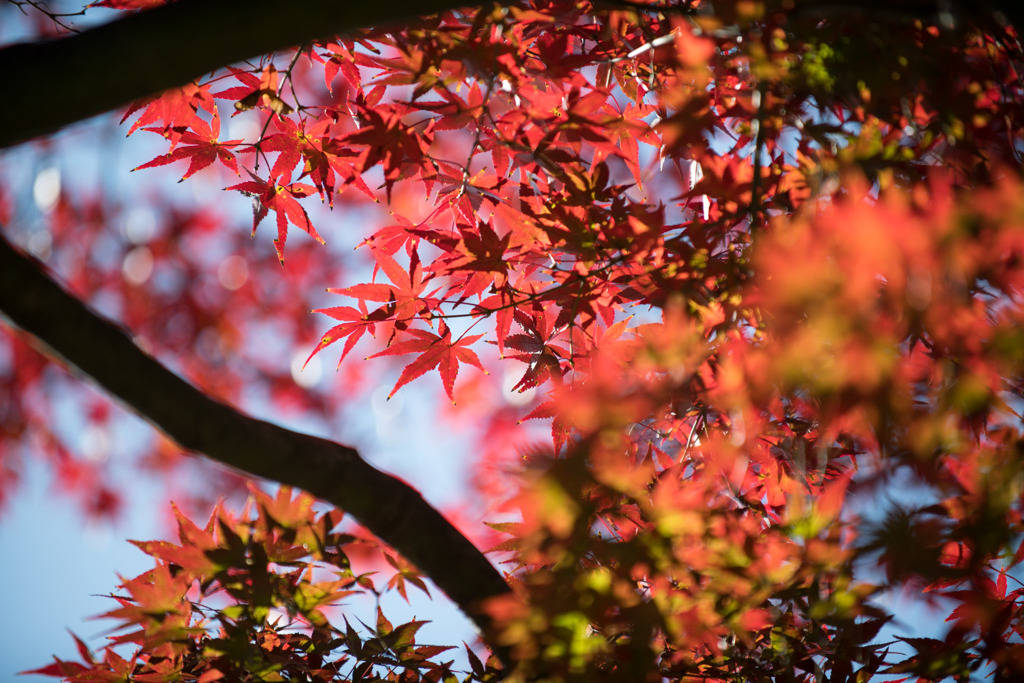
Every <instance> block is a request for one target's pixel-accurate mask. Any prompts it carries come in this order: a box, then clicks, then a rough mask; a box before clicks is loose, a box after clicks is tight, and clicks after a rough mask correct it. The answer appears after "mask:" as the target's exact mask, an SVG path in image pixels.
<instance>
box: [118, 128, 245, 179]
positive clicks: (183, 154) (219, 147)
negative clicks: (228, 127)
mask: <svg viewBox="0 0 1024 683" xmlns="http://www.w3.org/2000/svg"><path fill="white" fill-rule="evenodd" d="M146 130H148V131H152V132H154V133H162V132H163V130H162V129H160V128H146ZM219 137H220V116H219V115H217V113H216V111H214V115H213V119H212V121H211V123H210V125H207V123H206V121H203V120H202V119H201V118H199V117H198V116H197V117H196V118H195V120H194V121H193V122H192V130H184V131H181V132H180V133H179V138H178V142H179V143H184V144H182V145H181V146H180V147H175V148H174V149H173V150H171V151H170V152H168V153H167V154H164V155H161V156H158V157H157V158H155V159H153V160H152V161H148V162H146V163H144V164H142V165H141V166H136V167H135V168H134V169H132V170H135V171H138V170H139V169H142V168H153V167H154V166H165V165H167V164H170V163H172V162H175V161H178V160H180V159H190V160H191V161H190V163H189V166H188V170H187V171H185V175H183V176H182V177H181V179H182V180H185V179H186V178H188V177H189V176H191V175H193V174H194V173H196V172H198V171H201V170H203V169H204V168H206V167H207V166H209V165H210V164H212V163H213V162H214V161H216V160H217V159H220V161H221V163H222V164H224V165H225V166H227V167H228V168H230V169H231V170H232V171H234V172H235V175H238V164H237V163H236V162H235V155H234V154H232V153H231V152H230V151H229V150H228V149H227V148H228V147H234V146H235V145H238V144H240V143H241V142H242V141H241V140H228V141H226V142H221V141H220V140H219V139H218V138H219ZM179 182H180V181H179Z"/></svg>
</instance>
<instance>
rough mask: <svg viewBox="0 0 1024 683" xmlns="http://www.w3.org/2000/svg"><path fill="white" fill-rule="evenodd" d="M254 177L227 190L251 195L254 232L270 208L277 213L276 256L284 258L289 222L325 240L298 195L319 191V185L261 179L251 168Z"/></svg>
mask: <svg viewBox="0 0 1024 683" xmlns="http://www.w3.org/2000/svg"><path fill="white" fill-rule="evenodd" d="M248 173H249V175H250V176H251V177H252V180H251V181H248V182H244V183H239V184H238V185H232V186H231V187H226V188H224V189H226V190H238V191H239V192H241V193H242V194H247V195H249V196H250V197H252V201H253V207H252V232H253V234H256V228H257V227H258V226H259V224H260V221H262V220H263V219H264V218H266V216H267V212H268V211H270V210H271V209H273V211H274V212H275V213H276V214H277V239H275V240H274V247H275V248H276V249H277V258H278V259H279V260H281V261H284V243H285V240H287V239H288V223H289V222H291V223H293V224H294V225H297V226H299V227H300V228H302V229H303V230H305V231H306V232H307V233H309V236H310V237H312V238H313V239H315V240H316V241H317V242H319V243H320V244H323V243H324V240H323V238H321V237H320V235H319V234H317V231H316V229H315V228H314V227H313V224H312V223H310V222H309V216H308V215H307V214H306V210H305V209H304V208H302V205H301V204H299V201H298V198H300V197H308V196H309V195H311V194H313V193H314V192H316V188H315V187H313V186H312V185H307V184H306V183H291V184H289V185H278V184H277V183H276V182H274V181H273V180H261V179H260V178H259V176H257V175H255V174H254V173H253V172H252V171H248Z"/></svg>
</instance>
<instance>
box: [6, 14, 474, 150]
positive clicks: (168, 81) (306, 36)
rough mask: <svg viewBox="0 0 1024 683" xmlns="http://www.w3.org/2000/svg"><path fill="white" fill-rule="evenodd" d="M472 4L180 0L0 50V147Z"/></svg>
mask: <svg viewBox="0 0 1024 683" xmlns="http://www.w3.org/2000/svg"><path fill="white" fill-rule="evenodd" d="M467 4H469V5H472V4H474V3H473V2H468V3H467V2H465V0H463V1H462V2H459V0H389V1H388V2H345V1H344V0H303V1H302V2H292V3H283V2H281V1H280V0H247V1H246V2H244V3H243V2H238V1H237V0H180V2H175V3H172V4H170V5H166V6H164V7H159V8H157V9H153V10H149V11H146V12H139V13H136V14H131V15H128V16H126V17H125V18H123V19H117V20H115V21H112V22H110V23H108V24H104V25H102V26H99V27H97V28H94V29H89V30H87V31H85V32H83V33H80V34H76V35H72V36H68V37H64V38H60V39H57V40H51V41H46V42H40V43H24V44H19V45H12V46H10V47H7V48H4V49H2V50H0V73H2V74H3V75H4V81H5V82H4V93H5V100H6V102H5V104H4V105H3V106H2V107H0V148H2V147H9V146H11V145H15V144H17V143H19V142H23V141H25V140H28V139H30V138H32V137H36V136H39V135H47V134H49V133H53V132H54V131H56V130H58V129H60V128H62V127H64V126H66V125H68V124H70V123H74V122H76V121H80V120H82V119H86V118H89V117H90V116H95V115H96V114H101V113H103V112H105V111H109V110H111V109H115V108H117V107H121V106H124V105H127V104H129V103H131V102H132V101H134V100H137V99H140V98H143V97H146V96H148V95H152V94H155V93H159V92H162V91H164V90H167V89H168V88H174V87H178V86H182V85H184V84H186V83H188V82H190V81H192V80H194V79H196V78H199V77H201V76H202V75H203V74H205V73H208V72H210V71H213V70H215V69H219V68H221V67H223V66H225V65H228V64H233V63H236V62H240V61H242V60H244V59H248V58H250V57H258V56H260V55H264V54H267V53H268V52H273V51H275V50H280V49H284V48H287V47H291V46H293V45H300V44H302V43H306V42H309V41H311V40H314V39H317V38H325V37H329V36H333V35H336V34H339V33H343V32H345V31H351V30H354V29H357V28H363V27H367V26H386V25H388V24H391V23H397V22H401V21H402V20H408V19H411V18H413V17H416V16H424V15H428V14H436V13H437V12H440V11H443V10H448V9H452V8H453V7H459V6H463V5H467Z"/></svg>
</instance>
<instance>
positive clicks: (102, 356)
mask: <svg viewBox="0 0 1024 683" xmlns="http://www.w3.org/2000/svg"><path fill="white" fill-rule="evenodd" d="M0 311H2V312H3V313H4V315H6V316H7V317H8V318H9V319H10V320H11V322H13V323H14V324H15V325H16V326H18V327H20V328H21V329H23V330H24V331H26V332H28V333H29V334H31V335H32V336H34V337H35V338H36V339H37V340H39V341H40V342H42V343H43V344H45V345H46V347H48V355H51V356H53V357H56V358H62V359H64V360H65V361H66V362H67V363H69V364H70V365H72V366H74V367H76V368H78V369H79V370H81V371H82V372H84V373H85V374H86V375H88V376H90V377H92V378H93V379H94V380H95V381H96V382H97V383H98V384H99V385H100V386H102V387H103V388H104V389H106V390H107V391H108V392H110V393H111V394H113V395H114V396H116V397H118V398H119V399H121V400H122V401H124V403H125V404H126V405H127V406H128V407H130V408H131V409H132V410H133V411H135V412H136V413H138V414H139V415H141V416H142V417H144V418H145V419H147V420H148V421H149V422H151V423H152V424H153V425H155V426H156V427H157V428H159V429H160V430H161V431H163V432H164V433H165V434H166V435H167V436H169V437H170V438H172V439H174V441H176V442H177V443H179V444H180V445H181V446H182V447H184V448H186V449H188V450H191V451H194V452H197V453H202V454H204V455H206V456H208V457H210V458H212V459H213V460H216V461H218V462H220V463H223V464H225V465H228V466H230V467H233V468H235V469H238V470H241V471H242V472H245V473H247V474H252V475H256V476H259V477H264V478H266V479H272V480H274V481H278V482H281V483H282V484H288V485H290V486H295V487H298V488H302V489H304V490H306V491H309V492H310V493H312V494H313V495H315V496H317V497H319V498H322V499H323V500H325V501H328V502H330V503H333V504H334V505H337V506H338V507H340V508H342V509H343V510H345V511H346V512H348V513H350V514H351V515H352V516H353V517H355V518H356V519H358V520H359V522H360V523H362V524H363V525H364V526H365V527H366V528H367V529H369V530H370V531H372V532H373V533H374V534H376V535H377V536H378V537H380V538H381V539H382V540H384V541H385V542H386V543H388V544H389V545H391V546H392V547H394V548H395V549H396V550H398V551H399V552H400V553H401V554H402V555H403V556H405V557H406V558H408V559H409V560H410V561H411V562H413V563H414V564H415V565H416V566H417V567H418V568H419V569H420V570H421V571H423V572H424V573H426V574H427V575H428V576H429V577H430V578H431V579H432V580H433V581H434V583H436V584H437V585H438V587H440V589H441V590H443V591H444V592H445V594H446V595H448V597H450V598H451V599H452V600H453V601H454V602H455V603H456V604H457V605H458V606H459V607H460V608H461V609H462V611H463V612H465V613H466V614H467V615H468V616H469V617H470V618H471V619H473V621H474V622H475V623H476V625H477V626H478V627H479V628H480V629H481V631H482V633H483V634H484V637H485V638H487V639H488V641H489V643H490V644H491V645H492V647H495V648H497V644H496V643H495V642H494V641H493V639H491V638H488V636H489V635H491V628H490V622H489V619H488V617H487V615H486V614H485V613H484V611H483V610H482V609H481V607H482V603H483V602H484V601H485V600H487V599H488V598H491V597H494V596H496V595H501V594H504V593H507V592H509V587H508V584H506V583H505V580H504V579H503V578H502V576H501V574H500V573H499V572H498V571H497V570H496V569H495V568H494V566H493V565H491V563H490V562H489V561H488V560H487V558H486V557H484V555H483V554H482V553H481V552H480V551H479V550H477V549H476V547H475V546H474V545H473V544H472V543H470V542H469V540H468V539H466V537H465V536H463V535H462V534H461V533H460V532H459V531H458V530H457V529H456V528H455V527H453V526H452V525H451V523H450V522H449V521H448V520H447V519H445V518H444V516H443V515H441V513H439V512H438V511H437V510H435V509H434V508H433V507H431V506H430V505H429V504H428V503H427V502H426V501H425V500H423V497H422V496H421V495H420V494H419V493H418V492H417V491H416V490H414V489H413V488H411V487H410V486H408V485H407V484H405V483H403V482H402V481H400V480H398V479H396V478H394V477H392V476H390V475H387V474H385V473H383V472H381V471H379V470H377V469H374V468H373V467H371V466H370V465H369V464H368V463H367V462H366V461H365V460H363V459H362V458H361V457H360V456H359V453H358V452H356V450H355V449H353V448H350V447H348V446H342V445H340V444H337V443H334V442H332V441H327V440H325V439H320V438H317V437H314V436H309V435H307V434H300V433H297V432H293V431H289V430H287V429H284V428H282V427H278V426H276V425H273V424H270V423H269V422H264V421H262V420H256V419H254V418H251V417H249V416H247V415H244V414H242V413H241V412H239V411H238V410H236V409H234V408H232V407H230V406H228V405H226V404H224V403H222V402H220V401H217V400H215V399H213V398H210V397H209V396H207V395H206V394H204V393H203V392H201V391H199V390H198V389H196V388H195V387H193V386H192V385H190V384H189V383H187V382H185V381H184V380H183V379H181V378H180V377H178V376H177V375H175V374H174V373H172V372H171V371H170V370H168V369H167V368H165V367H164V366H163V365H161V364H160V363H159V362H157V361H156V360H155V359H153V358H152V357H150V356H148V355H146V354H145V353H144V352H143V351H142V350H141V349H139V347H137V346H136V345H135V344H134V343H133V342H132V341H131V339H130V338H129V337H128V335H127V334H125V332H124V331H122V330H121V329H120V328H118V327H117V326H115V325H114V324H113V323H111V322H109V321H107V320H105V319H103V318H101V317H100V316H98V315H97V314H96V313H94V312H93V311H91V310H90V309H89V308H88V307H87V306H86V305H85V304H83V303H82V302H81V301H79V300H78V299H77V298H75V297H73V296H71V295H70V294H68V293H67V292H65V291H64V290H63V289H62V288H61V287H60V286H59V285H58V284H57V283H55V282H54V281H53V280H52V279H50V278H49V277H48V276H47V275H46V274H45V273H43V271H42V268H41V266H40V265H39V264H38V263H37V262H35V261H34V260H33V259H31V258H29V257H27V256H25V255H23V254H21V253H19V252H18V251H16V250H15V249H14V248H13V247H12V246H11V245H10V244H9V243H8V242H7V241H6V240H5V239H4V238H3V237H2V236H0ZM496 652H497V653H498V654H499V656H501V655H503V654H504V653H503V652H500V651H498V650H497V649H496ZM506 663H507V662H506Z"/></svg>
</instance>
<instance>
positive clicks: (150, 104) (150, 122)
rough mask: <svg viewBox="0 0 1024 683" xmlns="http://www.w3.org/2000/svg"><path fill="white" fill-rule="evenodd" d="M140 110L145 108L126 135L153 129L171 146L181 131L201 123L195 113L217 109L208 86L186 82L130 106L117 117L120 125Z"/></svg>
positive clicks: (176, 140)
mask: <svg viewBox="0 0 1024 683" xmlns="http://www.w3.org/2000/svg"><path fill="white" fill-rule="evenodd" d="M143 107H145V109H144V110H143V112H142V115H141V116H139V118H138V119H136V120H135V123H133V124H132V127H131V128H129V129H128V135H131V134H132V133H134V132H135V131H137V130H138V129H139V128H142V127H155V128H156V129H157V132H160V133H161V134H162V135H164V137H166V138H167V139H168V140H170V141H171V144H172V145H176V144H177V143H178V140H179V139H180V137H181V135H182V133H183V132H184V131H186V130H188V129H189V128H192V127H193V125H194V124H195V122H196V121H198V120H201V119H200V118H199V116H198V114H197V113H196V112H197V111H199V109H204V110H206V111H207V112H209V113H210V114H213V112H214V111H216V109H217V105H216V104H215V103H214V100H213V96H212V95H210V85H209V84H206V85H196V84H195V83H189V84H188V85H184V86H182V87H180V88H172V89H170V90H166V91H164V92H163V93H162V94H160V95H157V96H156V97H152V98H149V99H146V100H140V101H138V102H136V103H134V104H133V105H132V106H130V107H129V108H128V111H126V112H125V114H124V116H123V117H122V118H121V123H124V122H125V121H126V120H127V119H128V117H129V116H131V115H132V114H134V113H135V112H137V111H138V110H139V109H142V108H143ZM156 124H160V125H156ZM147 130H148V128H147Z"/></svg>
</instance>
